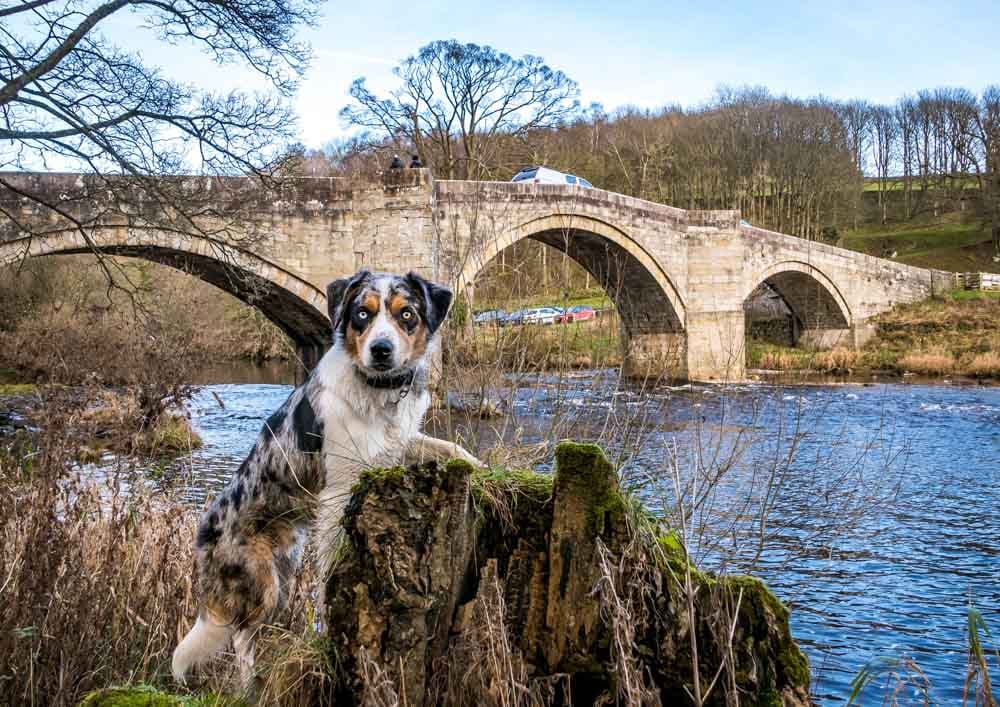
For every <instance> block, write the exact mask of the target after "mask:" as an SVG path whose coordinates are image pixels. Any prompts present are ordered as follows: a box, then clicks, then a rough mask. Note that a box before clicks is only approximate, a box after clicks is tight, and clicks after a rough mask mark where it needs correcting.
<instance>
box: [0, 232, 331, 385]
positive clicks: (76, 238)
mask: <svg viewBox="0 0 1000 707" xmlns="http://www.w3.org/2000/svg"><path fill="white" fill-rule="evenodd" d="M91 238H92V239H93V245H94V246H97V248H99V250H100V251H101V252H102V253H106V254H108V255H118V256H126V257H130V258H141V259H144V260H149V261H152V262H156V263H161V264H163V265H168V266H170V267H173V268H176V269H178V270H182V271H184V272H187V273H189V274H191V275H194V276H195V277H198V278H200V279H202V280H205V281H206V282H208V283H210V284H212V285H215V286H216V287H218V288H220V289H222V290H225V291H226V292H229V293H230V294H232V295H234V296H235V297H237V298H238V299H240V300H241V301H243V302H245V303H246V304H248V305H250V306H251V307H256V308H257V309H259V310H260V311H261V312H262V313H263V314H264V315H265V316H266V317H267V318H268V319H269V320H271V321H272V322H274V323H275V324H276V325H277V326H278V327H279V328H280V329H281V330H282V331H283V332H285V334H287V335H288V337H289V338H290V339H291V340H292V341H293V342H294V343H295V345H296V347H297V348H298V349H299V353H300V356H301V357H302V358H303V361H302V363H303V364H304V365H305V366H306V368H311V367H312V365H313V364H314V363H315V362H316V361H317V360H318V356H319V355H320V354H321V353H322V351H323V350H325V348H326V347H327V346H328V345H329V342H330V337H331V328H330V322H329V320H328V318H327V314H326V295H325V293H324V292H323V291H322V290H320V289H319V288H317V287H316V286H314V285H313V284H312V283H310V282H308V281H306V280H303V279H302V278H300V277H298V276H297V275H295V274H294V273H291V272H289V271H287V270H285V269H284V268H282V267H280V266H279V265H276V264H275V263H273V262H271V261H269V260H267V259H265V258H263V257H261V256H259V255H257V254H254V253H251V252H250V251H247V250H244V249H241V248H237V247H234V246H231V245H227V244H224V243H222V242H220V241H213V240H211V239H208V238H200V237H196V236H189V235H183V234H174V233H166V232H163V231H143V232H140V233H136V232H132V231H129V230H128V229H124V228H106V229H98V230H96V231H95V232H94V233H93V235H92V236H91ZM92 252H93V246H92V245H91V244H90V243H88V242H87V240H86V239H85V238H84V237H83V235H82V234H81V233H79V232H77V231H58V232H53V233H50V234H45V235H34V236H31V237H25V238H19V239H15V240H12V241H6V242H4V243H0V266H10V265H14V264H16V263H18V262H20V260H21V259H22V258H25V257H29V258H35V257H44V256H57V255H74V254H81V253H92Z"/></svg>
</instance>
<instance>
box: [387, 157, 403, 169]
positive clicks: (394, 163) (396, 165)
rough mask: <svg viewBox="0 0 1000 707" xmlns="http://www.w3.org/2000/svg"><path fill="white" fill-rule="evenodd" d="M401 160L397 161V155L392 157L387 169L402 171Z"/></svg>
mask: <svg viewBox="0 0 1000 707" xmlns="http://www.w3.org/2000/svg"><path fill="white" fill-rule="evenodd" d="M402 168H403V160H401V159H399V155H393V156H392V162H391V163H390V164H389V169H402Z"/></svg>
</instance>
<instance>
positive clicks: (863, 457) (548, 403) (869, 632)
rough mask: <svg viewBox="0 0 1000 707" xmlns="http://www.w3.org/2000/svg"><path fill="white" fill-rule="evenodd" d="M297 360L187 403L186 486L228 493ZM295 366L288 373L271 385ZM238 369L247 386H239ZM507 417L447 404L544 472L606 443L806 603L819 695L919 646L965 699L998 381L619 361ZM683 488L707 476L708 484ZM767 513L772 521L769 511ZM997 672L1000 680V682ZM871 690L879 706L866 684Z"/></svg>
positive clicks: (783, 590)
mask: <svg viewBox="0 0 1000 707" xmlns="http://www.w3.org/2000/svg"><path fill="white" fill-rule="evenodd" d="M289 376H290V374H289V373H288V371H286V370H280V369H275V370H272V371H270V372H261V371H259V370H258V371H244V372H239V371H233V370H228V371H227V370H224V369H220V370H218V371H214V372H207V373H206V377H205V379H206V381H208V382H211V381H213V380H214V381H219V380H227V381H230V382H226V383H213V384H210V385H206V386H205V387H204V388H202V389H201V391H200V392H199V393H198V395H197V397H196V398H195V400H194V402H193V405H192V406H191V410H192V416H193V421H194V424H195V426H196V428H197V429H198V431H199V433H200V434H201V435H202V437H203V439H204V441H205V446H204V447H203V448H201V449H199V450H197V451H196V452H195V453H194V455H193V457H192V458H191V459H188V460H184V461H183V462H182V466H183V467H185V468H186V469H187V470H188V471H189V472H190V473H191V474H193V476H194V477H195V478H196V479H197V484H196V485H195V486H194V487H193V490H192V491H191V493H192V494H193V495H192V497H191V501H192V502H194V503H201V502H202V500H203V497H204V494H211V493H212V492H214V491H215V490H217V489H218V488H219V487H220V486H221V485H222V484H223V483H224V482H225V480H227V479H228V477H229V476H230V475H231V474H232V472H233V471H234V470H235V469H236V467H237V466H238V465H239V463H240V461H242V458H243V455H244V454H245V453H246V451H247V450H248V449H249V447H250V445H251V444H252V443H253V440H254V438H255V436H256V435H257V432H258V430H259V428H260V425H261V423H262V421H263V419H264V418H265V417H267V415H268V414H269V413H270V411H271V410H273V409H274V408H276V407H277V406H278V405H279V404H280V403H281V402H282V401H283V400H284V398H285V397H286V396H287V395H288V393H289V392H290V390H291V386H290V385H288V384H287V382H289V381H290V377H289ZM275 380H281V381H283V382H282V383H276V382H274V381H275ZM233 381H235V382H233ZM491 394H492V395H495V396H497V397H498V398H499V399H500V400H502V402H503V406H504V409H505V414H504V415H503V416H501V417H500V418H497V419H493V420H488V421H480V420H478V419H477V420H470V419H467V418H466V417H464V416H462V415H457V414H448V413H445V412H441V411H439V412H437V413H436V414H435V415H434V416H433V419H432V420H431V421H430V422H429V427H430V428H431V429H432V430H434V431H436V432H438V433H446V432H448V431H449V430H451V431H452V433H457V434H459V435H461V436H462V438H463V439H465V440H466V441H467V446H469V447H470V448H474V449H476V450H477V451H478V453H479V454H480V456H481V457H483V458H485V457H487V456H488V454H489V451H488V449H489V447H490V446H492V445H494V444H496V443H497V442H498V440H503V443H504V444H505V445H514V446H515V447H517V448H518V449H519V450H521V452H522V454H521V462H522V463H531V464H533V465H534V466H536V467H537V468H539V469H541V470H547V469H549V468H550V464H551V445H541V447H536V446H534V445H535V443H537V442H539V441H540V440H551V439H558V438H562V437H573V438H576V439H594V440H597V441H600V442H601V443H602V444H604V445H605V446H606V447H607V448H608V449H609V453H610V454H611V455H613V456H614V457H615V458H616V460H617V461H618V462H619V463H620V464H621V466H622V470H623V478H624V480H625V483H626V484H627V485H629V486H630V487H631V488H633V489H634V490H635V491H636V492H637V493H640V494H641V495H644V496H645V497H646V500H647V502H648V503H649V504H650V505H651V506H653V507H655V508H658V509H659V510H660V511H661V512H662V513H664V514H665V515H666V517H668V518H670V519H672V520H673V521H674V522H677V519H678V518H679V517H680V516H679V513H678V503H677V496H676V494H675V493H674V489H675V488H676V487H675V484H674V480H675V479H676V480H678V481H679V482H680V488H681V490H682V497H684V498H691V497H694V496H696V495H698V496H699V497H701V498H702V499H703V500H702V502H701V503H700V504H699V505H698V506H697V508H694V509H692V508H691V504H689V503H688V504H685V505H684V507H685V508H688V509H689V510H692V511H693V512H691V513H690V514H689V519H688V524H689V526H690V527H691V530H690V540H689V545H690V547H691V548H692V552H693V553H694V554H696V555H697V556H698V559H699V561H700V563H701V564H702V565H703V566H706V567H708V568H716V569H721V570H724V571H730V572H735V571H743V570H748V569H749V570H752V571H753V572H754V573H755V574H757V575H758V576H760V577H762V578H763V579H764V580H765V581H767V583H768V584H769V585H770V586H771V588H772V589H773V590H774V591H775V593H776V594H777V595H778V596H779V597H780V598H781V599H782V600H783V601H784V602H786V603H787V604H788V605H789V606H790V607H791V608H792V630H793V634H794V636H795V637H796V639H797V640H798V641H799V642H800V644H801V645H802V647H803V649H804V650H805V652H806V654H807V655H808V657H809V659H810V664H811V666H812V669H813V674H814V680H815V683H816V684H815V688H814V692H815V694H816V696H817V698H818V700H819V701H820V703H821V704H829V705H834V704H843V703H844V702H845V701H846V698H847V696H848V694H849V693H850V686H849V684H850V681H851V679H852V678H853V677H854V676H855V675H856V674H857V673H858V671H859V670H860V669H861V668H862V667H863V666H864V665H865V664H866V663H868V662H869V661H871V660H873V659H877V658H880V657H890V658H900V657H904V656H905V657H910V658H912V659H914V660H915V661H916V663H917V664H918V665H919V666H920V668H921V669H922V670H923V671H924V673H925V674H926V675H927V677H928V679H929V681H930V683H931V686H932V695H933V697H934V698H935V699H936V700H937V701H938V702H939V703H940V704H960V703H961V694H962V684H963V681H964V678H965V671H966V659H965V646H966V635H965V627H966V621H967V619H966V615H967V614H966V612H967V607H968V606H969V604H970V602H972V603H973V604H974V605H975V606H976V607H977V608H978V609H979V610H981V611H982V612H983V615H984V617H985V619H986V621H987V624H988V625H989V626H990V627H991V629H992V631H993V634H994V636H997V635H1000V633H998V632H1000V471H998V470H1000V388H997V387H985V386H975V385H945V384H940V383H939V384H921V385H909V384H903V383H890V384H876V385H872V384H864V385H862V384H838V385H792V386H775V385H765V384H757V385H743V386H733V387H728V388H722V387H718V386H677V387H667V386H663V387H654V388H650V389H642V388H639V387H638V386H636V385H634V384H631V383H628V382H625V381H620V380H618V378H617V376H616V375H615V374H614V373H613V372H609V371H588V372H581V373H574V374H572V375H565V376H546V375H541V376H527V377H521V378H519V379H518V380H516V381H513V380H508V381H505V382H504V383H502V384H501V385H500V386H499V387H498V388H496V389H494V390H492V391H491ZM708 476H711V477H712V478H714V479H715V482H714V484H713V485H711V489H712V492H711V493H708V494H705V493H700V495H699V494H694V493H688V492H689V491H691V490H692V487H691V486H690V484H691V483H693V482H695V481H697V482H698V483H699V488H698V489H695V491H698V492H704V491H705V490H706V489H708V488H709V485H708V484H707V482H706V478H707V477H708ZM762 521H766V522H762ZM996 679H997V676H994V680H996ZM864 703H865V704H880V703H881V693H880V692H879V691H878V690H877V689H874V688H873V689H871V690H870V691H869V692H868V693H867V696H866V699H865V700H864Z"/></svg>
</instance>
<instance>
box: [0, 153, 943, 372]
mask: <svg viewBox="0 0 1000 707" xmlns="http://www.w3.org/2000/svg"><path fill="white" fill-rule="evenodd" d="M4 181H5V182H7V183H8V184H12V185H14V187H15V188H14V189H13V190H12V189H4V188H2V187H0V206H2V207H3V209H4V210H5V211H6V212H7V213H13V214H16V215H17V219H18V221H20V223H21V224H22V225H23V224H29V225H30V226H31V228H30V231H31V233H32V234H33V235H30V236H29V235H28V234H27V232H25V231H22V230H20V228H19V227H18V226H15V225H14V223H13V222H12V221H11V220H9V219H7V220H0V264H12V263H16V262H18V261H19V260H20V259H21V258H23V257H25V256H43V255H56V254H62V253H79V252H85V251H86V250H87V249H88V248H89V245H90V244H88V243H87V242H86V241H87V240H89V241H90V242H91V243H92V244H96V245H98V246H100V247H101V248H103V249H106V250H107V251H108V252H110V253H114V254H120V255H127V256H133V257H141V258H147V259H150V260H154V261H158V262H163V263H166V264H168V265H171V266H174V267H178V268H182V269H185V270H187V271H189V272H191V273H192V274H194V275H197V276H199V277H202V278H203V279H205V280H207V281H209V282H211V283H213V284H215V285H217V286H219V287H221V288H223V289H226V290H228V291H229V292H231V293H233V294H235V295H236V296H238V297H240V298H241V299H243V300H244V301H246V302H248V303H250V304H252V305H254V306H257V307H259V308H260V309H261V310H262V311H263V312H264V313H265V314H266V315H267V316H268V317H269V318H271V319H272V320H273V321H275V322H276V323H277V324H278V325H279V326H280V327H282V329H284V330H285V331H286V333H288V334H289V336H291V337H292V339H293V340H294V341H295V342H296V344H297V345H298V347H299V349H300V351H301V353H302V355H303V358H304V360H305V362H306V364H307V365H308V364H309V363H311V362H312V361H314V360H315V359H316V356H318V355H319V353H320V352H321V351H322V349H323V347H324V346H325V344H326V343H327V342H328V340H329V324H328V322H327V321H326V315H325V312H326V302H325V294H324V293H325V287H326V285H327V283H328V282H329V281H330V280H332V279H334V278H336V277H342V276H344V275H346V274H349V273H352V272H355V271H356V270H358V269H359V268H361V267H368V268H371V269H378V270H386V271H392V272H401V271H407V270H416V271H418V272H420V273H422V274H424V275H426V276H428V277H432V278H435V279H438V280H440V281H445V282H449V283H451V284H452V285H453V286H455V287H456V288H458V289H459V291H462V292H464V293H465V294H466V295H467V296H468V297H469V298H470V299H471V300H472V301H474V297H475V279H476V276H477V275H478V273H479V272H481V270H482V269H483V268H484V267H485V265H486V264H487V263H488V262H489V261H490V260H491V259H492V258H494V257H496V256H497V255H498V254H499V253H500V252H501V251H502V250H503V249H504V248H507V247H509V246H510V245H512V244H513V243H515V242H517V241H519V240H521V239H523V238H534V239H536V240H538V241H541V242H543V243H546V244H547V245H550V246H552V247H554V248H557V249H558V250H561V251H563V252H566V253H567V254H568V255H569V256H570V257H572V258H573V259H574V260H576V261H577V262H579V263H580V264H581V265H582V266H583V267H584V268H586V269H587V270H588V271H589V272H590V273H591V274H592V275H593V276H594V277H595V279H596V280H597V281H598V282H600V283H601V284H602V285H603V286H604V288H605V289H606V290H607V291H608V293H609V295H610V297H611V298H612V300H613V301H614V303H615V306H616V307H617V309H618V312H619V314H620V315H621V322H622V329H623V334H624V336H623V342H625V346H626V359H625V360H626V366H627V368H628V369H629V371H630V372H631V373H634V374H640V375H641V374H644V373H653V374H659V373H662V372H664V370H665V369H669V370H670V371H671V372H673V373H674V374H676V375H679V376H682V377H687V378H690V379H692V380H705V381H713V380H715V381H721V380H737V379H740V378H742V377H744V375H745V351H744V341H745V328H744V327H745V324H744V322H745V313H744V307H745V303H746V302H747V299H748V297H749V296H750V295H751V293H753V292H754V291H755V290H756V289H757V288H758V287H760V286H761V285H762V283H766V286H767V287H768V288H769V289H770V290H771V291H772V292H776V293H777V294H778V295H780V297H781V298H782V300H783V301H784V302H785V304H786V305H787V306H788V308H789V309H790V310H791V312H792V313H793V314H794V320H795V323H796V327H797V329H798V332H799V334H800V341H802V342H804V343H807V344H809V345H813V346H817V347H830V346H834V345H847V346H857V345H860V344H861V343H863V341H864V339H865V337H866V336H867V334H868V332H869V330H870V325H869V320H870V318H871V317H872V316H874V315H876V314H878V313H879V312H883V311H886V310H888V309H890V308H891V307H893V306H894V305H896V304H898V303H902V302H910V301H916V300H920V299H924V298H926V297H928V296H930V295H932V294H933V293H935V292H937V291H942V290H946V289H950V288H951V287H952V286H953V276H952V275H951V274H950V273H943V272H939V271H932V270H925V269H921V268H915V267H910V266H906V265H902V264H899V263H896V262H893V261H889V260H882V259H878V258H873V257H871V256H867V255H863V254H859V253H856V252H853V251H848V250H844V249H841V248H835V247H832V246H827V245H823V244H819V243H815V242H812V241H805V240H802V239H799V238H794V237H791V236H786V235H783V234H779V233H774V232H771V231H765V230H762V229H758V228H753V227H750V226H746V225H741V222H740V218H739V213H738V212H736V211H689V210H684V209H678V208H673V207H669V206H664V205H661V204H655V203H652V202H648V201H643V200H640V199H635V198H632V197H627V196H623V195H621V194H614V193H610V192H605V191H602V190H598V189H584V188H582V187H577V186H555V185H536V184H511V183H504V182H457V181H440V180H439V181H435V180H433V178H432V177H431V176H430V175H429V174H428V173H427V172H426V171H425V170H405V171H399V172H390V173H388V174H387V175H386V176H385V178H384V179H383V181H382V182H381V183H377V184H371V183H352V182H350V181H348V180H343V179H338V178H303V179H296V180H291V181H289V182H287V183H283V184H282V186H281V187H280V189H276V190H266V191H265V190H257V191H254V189H253V188H251V187H249V186H247V185H249V181H246V180H239V179H222V180H219V179H209V178H191V179H190V180H188V182H189V184H188V188H189V189H191V190H192V193H197V194H198V195H199V198H202V199H204V198H205V194H210V195H211V194H213V193H214V194H223V193H224V194H227V195H229V194H231V193H234V192H240V193H241V195H242V196H241V198H242V211H241V213H242V214H243V216H242V218H243V221H244V226H245V228H246V231H247V233H250V234H252V237H248V238H247V239H246V240H245V241H244V240H241V239H236V240H233V239H232V238H227V239H215V238H211V237H202V236H201V234H199V235H186V234H181V235H178V233H177V232H176V231H172V230H160V229H157V228H155V227H150V226H149V225H146V226H144V227H142V228H136V227H134V226H133V225H130V224H129V223H123V222H121V219H117V220H116V219H115V218H114V217H113V216H110V217H106V218H103V217H98V218H90V219H88V218H83V216H84V215H92V214H93V213H94V212H95V209H96V207H95V206H94V204H95V203H97V202H99V201H100V199H101V196H100V193H99V189H97V188H94V189H91V191H92V192H93V194H92V195H90V196H87V192H88V188H89V187H90V182H88V178H83V177H79V176H77V175H51V174H6V175H4ZM213 190H215V191H214V192H213ZM27 191H32V192H33V193H39V192H41V193H45V194H48V195H49V197H50V198H51V199H52V200H53V201H54V202H55V203H61V204H63V205H64V210H65V209H69V210H75V212H76V213H78V214H79V215H81V218H80V219H78V220H79V221H80V222H83V223H86V226H85V227H84V229H83V230H81V229H80V228H76V227H75V226H74V225H73V223H72V222H65V219H61V218H60V217H57V216H55V215H53V213H52V211H51V210H50V209H48V208H47V207H42V206H37V205H35V204H34V203H33V202H30V201H28V200H27V199H25V198H24V197H23V196H21V193H23V192H27ZM81 193H83V194H84V197H80V196H79V195H80V194H81ZM67 194H72V195H76V196H73V197H72V198H67V196H66V195H67ZM209 198H211V197H209ZM220 198H221V197H220ZM96 210H98V211H99V209H96ZM38 226H40V228H39V227H38ZM206 230H209V231H210V230H211V229H206ZM84 233H86V235H87V238H84Z"/></svg>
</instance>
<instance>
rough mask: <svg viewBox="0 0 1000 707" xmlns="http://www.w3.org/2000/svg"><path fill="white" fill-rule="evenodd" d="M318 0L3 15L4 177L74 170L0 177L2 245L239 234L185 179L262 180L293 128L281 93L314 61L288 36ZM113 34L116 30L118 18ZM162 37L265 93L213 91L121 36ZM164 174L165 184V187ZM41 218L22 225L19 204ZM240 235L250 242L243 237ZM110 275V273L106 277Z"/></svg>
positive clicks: (85, 4) (183, 1)
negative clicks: (61, 182)
mask: <svg viewBox="0 0 1000 707" xmlns="http://www.w3.org/2000/svg"><path fill="white" fill-rule="evenodd" d="M316 2H317V0H267V1H265V0H105V1H103V2H100V1H94V0H90V1H87V0H21V1H20V2H9V3H4V4H3V5H2V6H0V169H3V170H19V171H20V170H37V169H45V170H51V169H53V168H55V169H59V170H62V171H72V172H79V173H83V174H85V175H87V178H86V179H81V180H77V182H76V183H75V184H73V189H70V190H68V191H67V190H64V191H62V192H61V193H58V194H53V193H52V190H51V189H47V188H46V186H45V184H44V182H37V181H35V182H33V181H32V180H29V179H24V178H18V175H15V174H11V173H6V174H4V173H0V197H2V198H0V239H2V238H4V237H11V236H17V237H23V236H24V234H26V233H27V234H35V235H41V234H45V233H49V232H52V231H76V232H78V233H79V234H81V235H82V237H83V238H84V239H85V241H86V242H87V243H89V244H91V245H92V246H95V250H98V249H97V248H96V242H95V240H94V238H93V233H94V229H95V228H97V227H99V226H101V225H105V224H108V223H114V224H115V225H119V226H126V227H129V228H133V229H143V228H149V229H157V230H167V231H175V232H182V233H185V234H196V235H201V236H204V237H208V238H226V237H230V236H235V235H237V230H236V229H234V228H233V225H234V223H235V221H234V220H233V219H231V218H230V217H231V215H232V214H231V210H232V209H233V208H235V207H237V206H238V205H239V204H238V201H239V200H238V199H237V200H233V201H232V202H231V203H223V202H220V200H219V198H218V195H213V196H212V198H208V199H206V198H202V197H204V196H205V195H204V193H203V192H204V189H203V188H202V187H201V186H200V184H201V183H198V184H192V183H191V182H190V180H184V179H170V178H169V177H172V176H173V177H178V176H181V175H191V174H202V175H250V176H252V177H255V178H257V179H266V178H267V177H268V176H269V175H270V174H271V170H272V168H273V166H274V165H275V160H276V159H277V158H278V157H279V156H280V155H281V154H283V149H282V145H283V143H284V142H286V141H287V140H288V139H289V138H290V136H291V134H292V130H293V127H294V121H293V119H292V115H291V113H290V111H289V107H288V104H287V100H286V99H287V98H288V97H289V96H290V95H291V94H292V92H293V91H294V90H295V88H296V82H297V80H298V78H299V77H300V76H301V74H302V72H303V70H304V69H305V67H306V65H307V62H308V60H309V56H310V54H309V49H308V47H307V46H305V45H304V44H302V43H300V42H298V41H297V40H296V38H295V35H296V31H297V30H298V29H299V28H300V27H301V26H302V25H304V24H308V23H311V22H312V21H313V19H314V16H315V9H314V8H315V4H316ZM116 20H117V23H116V24H115V25H114V29H112V22H113V21H116ZM121 23H132V24H133V25H134V26H135V28H136V29H137V30H139V29H140V28H141V30H142V31H148V32H150V33H151V36H154V37H156V38H157V39H158V40H159V41H162V42H166V43H169V44H172V45H178V46H183V47H186V48H188V49H189V50H191V51H198V50H200V51H202V52H204V53H205V54H207V55H208V56H209V57H210V58H211V59H213V60H214V61H215V62H216V63H218V64H220V65H223V66H229V65H241V66H248V67H250V68H251V69H252V70H253V71H255V72H256V73H257V74H258V75H260V76H261V77H262V78H263V80H264V83H265V85H266V86H267V87H268V89H267V91H266V92H263V93H258V94H254V93H250V92H248V91H242V90H232V91H229V92H227V93H211V92H208V91H203V90H199V89H198V88H197V87H195V86H191V85H189V84H187V83H184V82H181V81H177V80H174V79H171V78H169V77H168V76H166V75H165V74H164V72H163V71H161V70H160V69H158V68H156V67H154V66H150V65H148V64H146V63H144V62H143V60H142V57H141V56H140V55H139V54H138V53H137V52H131V51H127V50H124V49H122V48H121V47H120V46H119V44H117V43H116V41H115V34H116V33H118V32H121V26H122V24H121ZM165 177H166V178H165ZM25 204H30V205H31V208H30V210H31V211H34V212H35V214H40V215H41V216H42V218H32V219H27V218H25V217H24V216H23V214H24V213H25V211H26V210H25V209H24V205H25ZM244 235H245V234H244ZM110 281H111V278H109V282H110Z"/></svg>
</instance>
